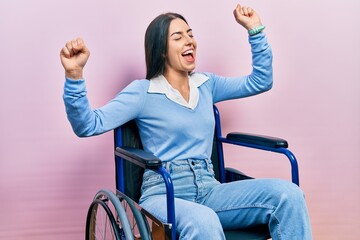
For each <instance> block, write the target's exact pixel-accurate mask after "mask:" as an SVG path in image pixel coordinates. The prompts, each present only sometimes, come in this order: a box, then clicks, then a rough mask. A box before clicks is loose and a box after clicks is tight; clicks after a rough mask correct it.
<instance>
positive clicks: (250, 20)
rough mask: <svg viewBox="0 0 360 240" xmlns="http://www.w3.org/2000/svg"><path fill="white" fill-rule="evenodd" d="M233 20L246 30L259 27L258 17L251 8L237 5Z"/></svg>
mask: <svg viewBox="0 0 360 240" xmlns="http://www.w3.org/2000/svg"><path fill="white" fill-rule="evenodd" d="M234 17H235V20H236V21H237V22H238V23H239V24H241V26H243V27H244V28H246V29H247V30H250V29H252V28H255V27H259V26H261V25H262V24H261V20H260V17H259V15H258V14H257V13H256V12H255V11H254V9H252V8H251V7H246V6H241V5H240V4H238V5H237V6H236V8H235V9H234Z"/></svg>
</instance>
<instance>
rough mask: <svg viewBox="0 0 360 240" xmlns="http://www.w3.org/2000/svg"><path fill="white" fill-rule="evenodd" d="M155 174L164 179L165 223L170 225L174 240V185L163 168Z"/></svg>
mask: <svg viewBox="0 0 360 240" xmlns="http://www.w3.org/2000/svg"><path fill="white" fill-rule="evenodd" d="M156 172H157V173H159V174H161V176H162V177H163V178H164V182H165V186H166V204H167V222H168V223H170V224H171V233H172V234H171V236H172V239H174V240H175V239H176V221H175V196H174V185H173V182H172V179H171V177H170V174H169V173H168V172H167V171H166V169H165V168H164V167H160V168H159V169H158V170H157V171H156Z"/></svg>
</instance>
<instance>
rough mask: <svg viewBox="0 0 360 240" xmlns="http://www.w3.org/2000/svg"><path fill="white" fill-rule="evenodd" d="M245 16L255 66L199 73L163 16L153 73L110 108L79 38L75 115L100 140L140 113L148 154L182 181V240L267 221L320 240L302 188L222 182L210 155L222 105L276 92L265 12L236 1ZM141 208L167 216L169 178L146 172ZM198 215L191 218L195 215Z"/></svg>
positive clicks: (154, 34)
mask: <svg viewBox="0 0 360 240" xmlns="http://www.w3.org/2000/svg"><path fill="white" fill-rule="evenodd" d="M234 16H235V19H236V21H237V22H238V23H239V24H240V25H242V26H243V27H244V28H245V29H247V30H248V31H249V35H250V36H249V42H250V45H251V49H252V54H253V71H252V73H251V74H250V75H248V76H242V77H235V78H226V77H221V76H217V75H215V74H211V73H195V72H193V71H194V69H195V62H196V49H197V43H196V41H195V39H194V36H193V34H192V29H191V28H190V27H189V25H188V23H187V22H186V20H185V19H184V18H183V17H182V16H181V15H179V14H175V13H167V14H161V15H160V16H158V17H157V18H155V19H154V20H153V21H152V22H151V23H150V25H149V26H148V28H147V30H146V34H145V54H146V66H147V73H146V79H143V80H135V81H133V82H132V83H131V84H129V85H128V86H127V87H126V88H125V89H123V90H122V91H121V92H120V93H119V94H118V95H117V96H116V97H115V98H114V99H113V100H112V101H110V102H109V103H108V104H106V105H105V106H103V107H101V108H99V109H95V110H92V109H90V107H89V103H88V99H87V97H86V89H85V82H84V80H83V76H82V73H83V68H84V66H85V64H86V62H87V59H88V57H89V50H88V49H87V47H86V46H85V44H84V42H83V40H81V39H75V40H72V41H70V42H68V43H67V44H66V46H65V47H64V48H63V49H62V50H61V54H60V56H61V61H62V64H63V66H64V68H65V76H66V82H65V87H64V101H65V105H66V111H67V114H68V119H69V121H70V122H71V124H72V127H73V130H74V132H75V133H76V134H77V135H78V136H81V137H83V136H92V135H97V134H101V133H104V132H106V131H109V130H111V129H114V128H116V127H118V126H120V125H122V124H124V123H125V122H127V121H129V120H132V119H135V121H136V123H137V125H138V127H139V131H140V137H141V140H142V143H143V146H144V149H145V150H146V151H149V152H151V153H153V154H154V155H155V156H157V157H159V158H160V159H161V160H162V161H163V162H164V166H166V168H167V170H168V171H169V172H170V175H171V177H172V179H173V183H174V190H175V197H176V199H175V208H176V210H175V212H176V222H177V234H178V236H179V238H180V239H224V238H225V237H224V233H223V229H236V228H243V227H248V226H251V225H255V224H268V225H269V228H270V231H271V236H272V238H273V239H292V240H293V239H301V240H303V239H311V238H312V237H311V230H310V223H309V219H308V213H307V208H306V204H305V201H304V197H303V193H302V191H301V190H300V189H299V188H298V187H297V186H296V185H294V184H292V183H289V182H287V181H282V180H276V179H256V180H249V181H240V182H233V183H227V184H220V183H219V182H218V181H216V180H215V178H214V172H213V167H212V163H211V160H210V156H211V147H212V137H213V134H214V132H213V131H214V117H213V110H212V106H213V104H214V103H216V102H220V101H224V100H228V99H234V98H242V97H247V96H252V95H255V94H259V93H261V92H264V91H267V90H269V89H270V88H271V86H272V53H271V48H270V46H269V44H268V43H267V40H266V37H265V34H264V33H263V32H262V30H263V29H264V27H263V26H262V24H261V21H260V18H259V16H258V14H257V13H256V12H255V11H254V10H253V9H251V8H250V7H244V6H243V7H242V6H240V5H237V7H236V8H235V10H234ZM140 204H141V205H142V206H143V207H144V208H145V209H147V210H148V211H149V212H151V213H152V214H153V215H155V216H156V217H158V218H159V219H162V220H164V221H165V220H166V212H165V211H166V209H165V208H163V206H164V205H165V204H166V203H165V187H164V184H163V181H162V179H161V176H159V175H158V174H156V173H154V172H152V171H145V173H144V176H143V185H142V196H141V199H140ZM189 213H191V214H189Z"/></svg>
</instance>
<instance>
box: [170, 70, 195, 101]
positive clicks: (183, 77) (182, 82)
mask: <svg viewBox="0 0 360 240" xmlns="http://www.w3.org/2000/svg"><path fill="white" fill-rule="evenodd" d="M164 77H165V78H166V80H167V81H168V82H169V84H170V85H171V86H172V87H173V88H174V89H176V90H178V91H179V92H180V94H181V95H182V96H183V98H184V99H185V100H186V101H187V102H188V101H189V98H190V87H189V74H188V73H183V72H182V73H180V72H175V73H174V72H172V73H171V74H169V73H164Z"/></svg>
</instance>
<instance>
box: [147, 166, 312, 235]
mask: <svg viewBox="0 0 360 240" xmlns="http://www.w3.org/2000/svg"><path fill="white" fill-rule="evenodd" d="M164 166H165V167H166V169H167V170H168V172H169V173H170V176H171V178H172V181H173V184H174V192H175V215H176V224H177V229H176V231H177V235H178V237H179V239H191V240H195V239H214V240H220V239H225V236H224V233H223V230H229V229H239V228H245V227H249V226H252V225H256V224H267V225H268V226H269V229H270V233H271V237H272V239H274V240H278V239H282V240H284V239H291V240H297V239H299V240H309V239H312V236H311V228H310V222H309V216H308V211H307V207H306V204H305V200H304V195H303V192H302V191H301V190H300V188H299V187H298V186H296V185H295V184H293V183H291V182H288V181H285V180H279V179H252V180H243V181H237V182H231V183H224V184H220V183H219V182H218V181H217V180H216V179H215V177H214V171H213V166H212V163H211V161H210V160H207V159H205V160H198V159H187V160H174V161H171V162H168V163H165V164H164ZM141 191H142V197H141V199H140V205H141V206H142V207H143V208H145V209H146V210H147V211H149V212H150V213H151V214H153V215H154V216H155V217H157V218H158V219H160V220H161V221H164V222H165V221H166V218H167V214H166V189H165V184H164V182H163V178H162V176H161V175H160V174H157V173H155V172H153V171H151V170H146V171H145V173H144V176H143V185H142V189H141Z"/></svg>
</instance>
